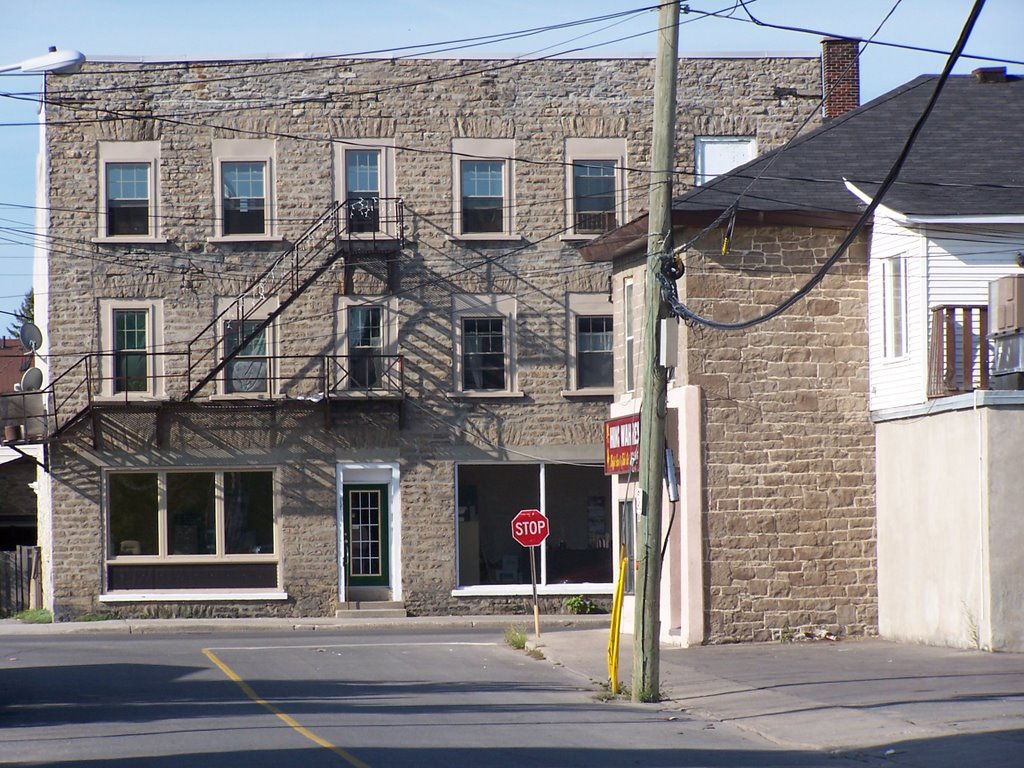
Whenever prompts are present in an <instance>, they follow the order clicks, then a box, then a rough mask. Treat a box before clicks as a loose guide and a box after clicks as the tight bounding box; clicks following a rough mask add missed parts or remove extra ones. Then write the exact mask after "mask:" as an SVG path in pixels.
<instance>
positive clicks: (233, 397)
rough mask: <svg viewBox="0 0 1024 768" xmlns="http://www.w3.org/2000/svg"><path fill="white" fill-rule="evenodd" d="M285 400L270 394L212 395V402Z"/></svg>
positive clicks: (237, 393) (219, 393)
mask: <svg viewBox="0 0 1024 768" xmlns="http://www.w3.org/2000/svg"><path fill="white" fill-rule="evenodd" d="M284 399H285V398H284V397H282V396H281V395H277V394H271V393H269V392H218V393H217V394H216V395H210V400H259V401H260V402H264V401H267V400H284Z"/></svg>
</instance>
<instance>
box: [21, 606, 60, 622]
mask: <svg viewBox="0 0 1024 768" xmlns="http://www.w3.org/2000/svg"><path fill="white" fill-rule="evenodd" d="M11 618H15V619H17V620H18V621H23V622H25V623H26V624H53V614H52V613H50V612H49V611H48V610H46V609H45V608H32V609H30V610H28V611H19V612H18V613H16V614H14V616H12V617H11Z"/></svg>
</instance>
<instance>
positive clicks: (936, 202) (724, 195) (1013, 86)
mask: <svg viewBox="0 0 1024 768" xmlns="http://www.w3.org/2000/svg"><path fill="white" fill-rule="evenodd" d="M938 79H939V76H938V75H922V76H920V77H917V78H915V79H914V80H912V81H910V82H909V83H906V84H904V85H902V86H900V87H899V88H896V89H894V90H892V91H889V92H888V93H886V94H884V95H882V96H879V97H878V98H876V99H873V100H872V101H869V102H868V103H866V104H863V105H861V106H860V107H857V108H856V109H854V110H851V111H850V112H847V113H846V114H844V115H842V116H840V117H837V118H835V119H833V120H832V121H830V122H829V123H828V124H827V125H825V126H823V127H822V128H818V129H816V130H814V131H811V132H809V133H807V134H804V135H801V136H798V137H797V138H796V139H794V140H793V141H791V142H790V143H789V144H788V145H787V146H785V147H783V148H781V149H778V150H775V151H773V152H768V153H766V154H764V155H761V156H760V157H757V158H755V159H754V160H752V161H750V162H749V163H746V164H745V165H742V166H740V167H739V168H736V169H734V170H732V171H730V172H729V173H726V174H723V175H722V176H719V177H717V178H716V179H714V180H713V181H711V182H709V183H708V184H706V185H704V186H701V187H697V188H695V189H693V190H691V191H689V192H687V193H686V194H684V195H681V196H679V197H677V198H675V199H674V200H673V203H672V209H673V221H674V222H675V223H676V224H677V225H684V224H688V223H689V224H692V223H699V222H701V221H706V220H711V219H713V218H714V216H716V215H717V214H719V213H721V212H722V211H724V210H726V209H727V208H728V207H729V206H730V205H732V204H733V203H735V202H736V201H737V199H738V200H739V209H738V210H739V214H738V215H739V217H740V219H741V220H743V219H746V220H751V219H755V220H759V221H766V222H767V221H775V222H778V223H796V222H804V223H807V224H814V223H817V224H829V223H831V224H833V225H845V224H846V223H849V222H852V220H853V219H854V218H855V217H856V216H857V215H859V213H860V212H861V211H862V210H863V209H864V204H863V202H862V201H861V200H860V199H858V198H857V197H856V196H855V195H854V194H852V193H851V192H850V190H849V189H848V188H847V186H846V184H845V182H847V181H848V182H850V183H851V184H853V185H854V186H856V187H857V188H858V189H859V190H861V191H863V192H865V193H867V194H868V195H871V194H873V193H874V191H875V189H877V187H878V185H879V184H880V183H881V181H882V180H883V179H884V178H885V176H886V174H887V173H888V172H889V169H890V168H891V167H892V165H893V163H894V162H895V160H896V158H897V156H898V155H899V153H900V150H901V149H902V148H903V145H904V143H905V142H906V139H907V137H908V135H909V134H910V131H911V129H912V128H913V126H914V123H915V122H916V121H917V119H918V118H919V117H920V115H921V114H922V112H923V111H924V109H925V106H926V104H927V102H928V100H929V98H930V97H931V95H932V93H933V91H934V88H935V84H936V82H937V81H938ZM1021 125H1024V79H1022V78H1021V77H1018V76H1013V75H1005V70H1001V69H985V70H977V71H976V74H972V75H955V76H952V77H950V78H949V80H948V81H947V82H946V84H945V86H944V88H943V91H942V94H941V96H940V97H939V100H938V102H937V103H936V105H935V109H934V110H933V111H932V113H931V115H930V116H929V118H928V121H927V122H926V124H925V126H924V129H923V130H922V131H921V133H920V135H919V136H918V138H917V141H916V142H915V144H914V147H913V149H912V150H911V153H910V155H909V156H908V158H907V160H906V163H905V164H904V166H903V169H902V171H901V172H900V175H899V177H898V178H897V181H896V183H895V184H894V185H893V186H892V188H891V189H890V190H889V192H888V193H887V194H886V196H885V199H884V201H883V202H884V205H885V206H886V207H888V208H890V209H893V210H896V211H898V212H900V213H902V214H905V215H907V216H910V217H953V216H1005V215H1021V214H1024V142H1022V141H1021ZM646 227H647V217H646V216H643V217H641V218H640V219H635V220H634V221H632V222H630V223H628V224H625V225H624V226H623V227H620V229H619V230H616V231H614V232H610V233H608V234H607V235H605V236H604V237H602V238H600V239H598V240H595V241H594V242H593V243H591V244H588V245H587V246H584V247H583V248H582V249H581V251H582V252H583V254H584V258H587V259H591V260H600V259H606V258H612V257H614V256H616V255H619V254H621V253H625V252H628V251H629V250H630V243H632V244H637V243H638V242H641V243H642V238H643V235H644V233H645V232H646ZM588 251H589V252H588Z"/></svg>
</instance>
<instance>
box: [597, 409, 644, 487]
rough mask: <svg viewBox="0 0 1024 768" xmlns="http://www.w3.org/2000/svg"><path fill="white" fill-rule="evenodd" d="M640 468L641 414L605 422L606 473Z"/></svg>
mask: <svg viewBox="0 0 1024 768" xmlns="http://www.w3.org/2000/svg"><path fill="white" fill-rule="evenodd" d="M639 468H640V414H638V413H637V414H634V415H632V416H622V417H620V418H618V419H609V420H608V421H606V422H605V423H604V473H605V474H606V475H620V474H622V473H623V472H636V471H637V470H638V469H639Z"/></svg>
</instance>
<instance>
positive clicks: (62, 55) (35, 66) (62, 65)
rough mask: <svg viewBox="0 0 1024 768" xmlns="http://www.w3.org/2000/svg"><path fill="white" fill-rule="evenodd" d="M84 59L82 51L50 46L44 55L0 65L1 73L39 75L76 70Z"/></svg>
mask: <svg viewBox="0 0 1024 768" xmlns="http://www.w3.org/2000/svg"><path fill="white" fill-rule="evenodd" d="M84 61H85V54H84V53H82V52H80V51H71V50H61V49H58V48H56V47H54V46H50V50H49V51H48V52H46V53H44V54H43V55H42V56H33V57H32V58H31V59H25V60H24V61H19V62H18V63H17V64H4V65H0V74H3V73H4V72H18V73H20V74H26V75H38V74H42V73H44V72H75V71H77V70H78V68H79V67H80V66H82V62H84Z"/></svg>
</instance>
